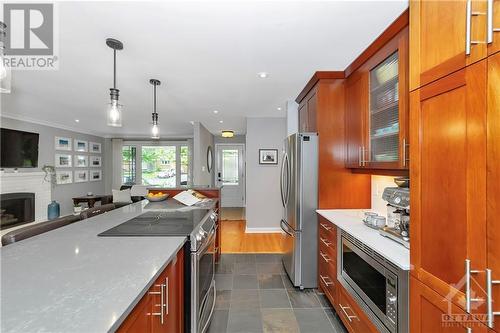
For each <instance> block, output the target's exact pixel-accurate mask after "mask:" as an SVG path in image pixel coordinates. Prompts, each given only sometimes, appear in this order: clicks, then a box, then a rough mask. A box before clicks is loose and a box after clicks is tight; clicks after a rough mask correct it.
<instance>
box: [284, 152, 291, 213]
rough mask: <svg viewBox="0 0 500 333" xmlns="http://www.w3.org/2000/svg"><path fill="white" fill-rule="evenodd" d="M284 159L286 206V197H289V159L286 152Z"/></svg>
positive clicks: (286, 200) (286, 201) (286, 204)
mask: <svg viewBox="0 0 500 333" xmlns="http://www.w3.org/2000/svg"><path fill="white" fill-rule="evenodd" d="M285 161H286V192H285V207H286V206H288V199H290V178H291V174H290V160H289V158H288V154H285Z"/></svg>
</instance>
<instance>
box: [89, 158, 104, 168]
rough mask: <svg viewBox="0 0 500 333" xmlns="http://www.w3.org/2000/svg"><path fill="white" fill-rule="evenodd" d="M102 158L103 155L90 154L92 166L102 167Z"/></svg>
mask: <svg viewBox="0 0 500 333" xmlns="http://www.w3.org/2000/svg"><path fill="white" fill-rule="evenodd" d="M101 165H102V159H101V156H90V166H91V167H94V168H98V167H101Z"/></svg>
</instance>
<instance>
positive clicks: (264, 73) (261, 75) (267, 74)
mask: <svg viewBox="0 0 500 333" xmlns="http://www.w3.org/2000/svg"><path fill="white" fill-rule="evenodd" d="M257 75H258V76H259V77H260V78H261V79H265V78H267V77H268V76H269V73H266V72H260V73H257Z"/></svg>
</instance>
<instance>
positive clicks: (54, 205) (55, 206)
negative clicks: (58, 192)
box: [47, 200, 61, 220]
mask: <svg viewBox="0 0 500 333" xmlns="http://www.w3.org/2000/svg"><path fill="white" fill-rule="evenodd" d="M60 211H61V207H60V205H59V203H58V202H57V201H55V200H52V202H51V203H49V205H48V206H47V218H48V219H49V220H53V219H57V218H58V217H59V215H60Z"/></svg>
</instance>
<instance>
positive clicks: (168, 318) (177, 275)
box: [118, 250, 184, 333]
mask: <svg viewBox="0 0 500 333" xmlns="http://www.w3.org/2000/svg"><path fill="white" fill-rule="evenodd" d="M162 313H163V315H161V314H162ZM162 318H163V322H162ZM183 331H184V251H183V250H180V251H179V252H178V253H177V256H176V257H175V258H174V259H173V260H172V262H171V263H169V265H168V266H167V267H166V268H165V270H164V271H163V272H162V273H160V276H159V277H158V278H157V279H156V280H155V282H154V283H153V285H152V286H151V288H150V289H149V290H148V292H147V293H146V295H144V296H143V298H142V299H141V300H140V301H139V303H138V304H137V305H136V306H135V307H134V309H133V310H132V312H131V313H130V314H129V315H128V317H127V318H126V319H125V320H124V322H123V323H122V325H121V326H120V327H119V329H118V332H127V333H147V332H151V333H161V332H165V333H179V332H183Z"/></svg>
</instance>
